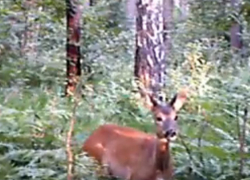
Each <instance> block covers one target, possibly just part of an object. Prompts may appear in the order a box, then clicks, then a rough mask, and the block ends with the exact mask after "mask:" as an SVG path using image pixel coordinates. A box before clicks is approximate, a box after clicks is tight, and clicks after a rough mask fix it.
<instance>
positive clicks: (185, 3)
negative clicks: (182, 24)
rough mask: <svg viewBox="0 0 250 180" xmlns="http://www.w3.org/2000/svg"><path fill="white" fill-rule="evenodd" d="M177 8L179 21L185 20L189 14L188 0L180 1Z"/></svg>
mask: <svg viewBox="0 0 250 180" xmlns="http://www.w3.org/2000/svg"><path fill="white" fill-rule="evenodd" d="M179 8H180V11H181V15H180V19H181V20H186V19H187V16H188V13H189V7H188V0H180V1H179Z"/></svg>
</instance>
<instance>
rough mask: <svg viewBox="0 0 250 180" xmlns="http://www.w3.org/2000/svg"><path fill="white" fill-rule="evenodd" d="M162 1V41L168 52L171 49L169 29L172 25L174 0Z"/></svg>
mask: <svg viewBox="0 0 250 180" xmlns="http://www.w3.org/2000/svg"><path fill="white" fill-rule="evenodd" d="M163 3H164V4H163V9H164V11H163V19H164V41H165V46H166V53H167V54H169V53H170V50H171V30H172V27H173V11H174V0H163Z"/></svg>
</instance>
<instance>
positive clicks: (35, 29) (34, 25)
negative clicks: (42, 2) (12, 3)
mask: <svg viewBox="0 0 250 180" xmlns="http://www.w3.org/2000/svg"><path fill="white" fill-rule="evenodd" d="M22 8H23V13H24V18H25V20H24V24H25V29H24V31H23V32H22V34H21V41H20V46H21V55H22V56H24V57H25V58H27V60H30V61H34V60H35V57H36V55H37V41H38V35H39V29H40V24H39V23H38V21H36V16H35V15H34V14H35V13H37V12H38V11H41V10H42V7H40V6H39V5H38V4H37V1H35V0H25V1H23V2H22Z"/></svg>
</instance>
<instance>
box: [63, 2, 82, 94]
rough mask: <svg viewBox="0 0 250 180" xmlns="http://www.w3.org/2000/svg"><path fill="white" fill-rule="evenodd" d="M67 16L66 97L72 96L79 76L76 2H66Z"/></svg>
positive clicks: (78, 6) (79, 8) (77, 9)
mask: <svg viewBox="0 0 250 180" xmlns="http://www.w3.org/2000/svg"><path fill="white" fill-rule="evenodd" d="M66 5H67V7H66V16H67V45H66V48H67V72H66V73H67V85H66V91H65V94H66V96H68V95H72V94H73V93H74V92H75V90H76V86H77V83H78V81H79V77H80V75H81V61H80V59H81V53H80V35H81V34H80V32H81V31H80V20H81V14H82V7H81V6H80V5H79V2H78V0H66Z"/></svg>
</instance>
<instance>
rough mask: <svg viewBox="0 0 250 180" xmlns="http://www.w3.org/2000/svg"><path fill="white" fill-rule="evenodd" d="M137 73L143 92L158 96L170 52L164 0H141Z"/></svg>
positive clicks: (138, 19) (137, 22)
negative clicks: (166, 47)
mask: <svg viewBox="0 0 250 180" xmlns="http://www.w3.org/2000/svg"><path fill="white" fill-rule="evenodd" d="M136 7H137V16H136V52H135V67H134V68H135V69H134V70H135V71H134V74H135V77H136V78H137V79H138V80H139V82H140V85H142V86H143V89H142V88H140V87H141V86H139V90H140V94H141V95H142V97H143V98H146V97H145V96H146V94H145V90H146V91H150V92H152V93H153V94H154V95H156V96H158V95H159V93H160V91H161V89H162V87H163V86H164V84H165V68H166V61H165V58H166V53H165V43H164V36H163V29H164V22H163V0H137V3H136Z"/></svg>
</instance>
